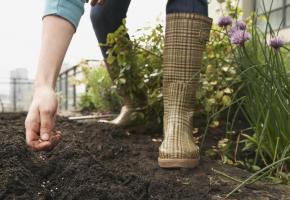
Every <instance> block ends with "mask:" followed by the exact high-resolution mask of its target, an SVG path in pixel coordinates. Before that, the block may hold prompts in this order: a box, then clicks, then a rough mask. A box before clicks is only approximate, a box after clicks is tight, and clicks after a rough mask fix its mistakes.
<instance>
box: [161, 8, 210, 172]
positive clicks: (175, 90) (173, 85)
mask: <svg viewBox="0 0 290 200" xmlns="http://www.w3.org/2000/svg"><path fill="white" fill-rule="evenodd" d="M211 24H212V19H210V18H208V17H205V16H201V15H198V14H194V13H172V14H168V15H167V17H166V33H165V49H164V58H163V59H164V64H163V66H164V76H163V77H164V78H163V98H164V139H163V142H162V144H161V146H160V148H159V158H158V163H159V166H160V167H162V168H194V167H196V166H197V165H198V163H199V159H200V155H199V148H198V146H197V145H196V144H195V142H194V138H193V122H192V120H193V112H194V98H195V89H196V86H197V84H198V80H199V72H200V68H201V61H202V55H203V51H204V49H205V44H206V41H207V40H208V38H209V34H210V29H211Z"/></svg>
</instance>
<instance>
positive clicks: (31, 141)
mask: <svg viewBox="0 0 290 200" xmlns="http://www.w3.org/2000/svg"><path fill="white" fill-rule="evenodd" d="M57 105H58V103H57V97H56V94H55V92H54V90H53V89H52V88H51V87H47V86H44V87H37V88H36V89H35V93H34V96H33V100H32V103H31V106H30V108H29V112H28V114H27V117H26V120H25V129H26V143H27V146H28V147H30V148H31V150H33V151H49V150H52V149H53V148H54V147H55V146H56V145H57V144H58V142H59V141H60V138H61V135H60V132H59V131H56V132H55V131H54V130H53V128H54V120H55V116H56V111H57Z"/></svg>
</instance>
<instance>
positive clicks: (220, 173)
mask: <svg viewBox="0 0 290 200" xmlns="http://www.w3.org/2000/svg"><path fill="white" fill-rule="evenodd" d="M211 170H212V171H213V172H214V173H217V174H218V175H221V176H224V177H226V178H228V179H230V180H232V181H235V182H238V183H242V182H243V181H241V180H239V179H236V178H234V177H232V176H229V175H227V174H225V173H223V172H221V171H218V170H216V169H214V168H212V169H211Z"/></svg>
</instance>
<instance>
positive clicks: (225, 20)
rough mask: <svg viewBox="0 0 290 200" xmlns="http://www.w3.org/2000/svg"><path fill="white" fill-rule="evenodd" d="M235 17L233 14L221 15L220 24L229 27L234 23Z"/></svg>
mask: <svg viewBox="0 0 290 200" xmlns="http://www.w3.org/2000/svg"><path fill="white" fill-rule="evenodd" d="M232 23H233V18H232V17H231V16H226V17H221V18H220V19H219V21H218V25H219V26H220V27H227V26H229V25H232Z"/></svg>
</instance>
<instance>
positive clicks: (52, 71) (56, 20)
mask: <svg viewBox="0 0 290 200" xmlns="http://www.w3.org/2000/svg"><path fill="white" fill-rule="evenodd" d="M74 32H75V28H74V26H73V25H72V24H71V23H70V22H68V21H67V20H65V19H63V18H60V17H57V16H47V17H45V18H44V20H43V30H42V39H41V49H40V55H39V61H38V68H37V75H36V81H35V87H41V86H48V87H52V88H54V87H55V83H56V80H57V76H58V74H59V71H60V68H61V65H62V62H63V59H64V56H65V54H66V51H67V49H68V46H69V44H70V42H71V39H72V36H73V34H74Z"/></svg>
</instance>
